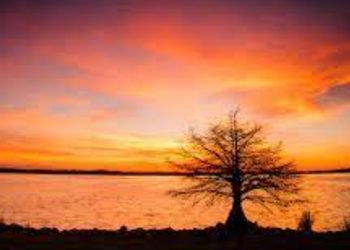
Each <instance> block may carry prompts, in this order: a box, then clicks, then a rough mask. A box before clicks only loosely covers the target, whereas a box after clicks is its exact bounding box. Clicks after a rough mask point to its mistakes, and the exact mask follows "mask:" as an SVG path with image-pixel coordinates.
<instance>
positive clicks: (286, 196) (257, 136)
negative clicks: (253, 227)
mask: <svg viewBox="0 0 350 250" xmlns="http://www.w3.org/2000/svg"><path fill="white" fill-rule="evenodd" d="M238 113H239V112H238V110H236V111H235V112H231V113H230V114H229V115H228V117H227V120H226V121H225V122H222V123H218V124H215V125H213V126H211V127H210V128H209V129H208V130H207V131H206V132H205V133H202V134H198V133H196V132H195V131H194V130H191V131H190V134H189V137H188V140H187V142H186V143H185V144H184V146H183V147H182V148H181V149H180V150H179V152H178V156H179V158H178V159H177V160H176V161H172V163H173V165H174V166H175V167H176V168H178V169H180V170H181V171H183V172H185V173H187V175H186V178H188V179H190V180H191V185H190V186H189V187H185V188H183V189H178V190H172V191H170V193H171V195H173V196H176V197H178V196H180V197H183V198H191V199H193V202H194V204H197V203H198V202H200V201H202V200H205V201H206V202H207V203H208V204H209V205H212V204H214V203H216V202H218V201H221V200H223V199H230V200H231V202H232V208H231V211H230V213H229V215H228V217H227V219H226V222H225V225H226V226H227V228H228V229H229V230H245V229H247V226H248V220H247V218H246V216H245V213H244V210H243V208H242V203H243V202H245V201H249V202H254V203H257V204H259V205H261V206H263V207H264V208H267V209H269V206H270V205H275V206H282V207H286V206H288V205H289V204H290V203H291V202H296V201H297V199H296V198H295V197H296V194H297V192H298V185H297V180H298V175H297V174H296V172H295V168H294V164H293V163H292V162H290V161H284V160H283V157H282V156H281V143H279V144H278V145H274V146H271V145H270V144H268V143H267V141H266V139H265V137H264V135H263V128H262V126H260V125H257V124H251V123H241V122H239V120H238Z"/></svg>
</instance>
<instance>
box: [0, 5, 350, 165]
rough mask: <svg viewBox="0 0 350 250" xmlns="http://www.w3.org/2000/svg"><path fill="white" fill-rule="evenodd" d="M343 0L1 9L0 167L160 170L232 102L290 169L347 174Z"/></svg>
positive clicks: (347, 29) (348, 67)
mask: <svg viewBox="0 0 350 250" xmlns="http://www.w3.org/2000/svg"><path fill="white" fill-rule="evenodd" d="M349 16H350V1H346V0H344V1H342V0H334V1H328V0H308V1H302V0H300V1H298V0H280V1H277V0H265V1H263V4H262V2H261V1H258V0H250V1H243V0H212V1H209V0H200V1H198V0H192V1H184V0H178V1H165V0H164V1H160V0H159V1H155V0H148V1H141V0H115V1H107V0H99V1H91V0H69V1H68V0H61V1H48V0H47V1H45V0H40V1H39V0H31V1H25V0H18V1H10V0H4V1H1V2H0V165H1V166H12V167H18V168H33V167H34V168H65V169H113V170H116V169H118V170H129V171H139V170H143V171H166V170H168V169H169V166H168V165H167V163H166V162H167V159H168V158H169V157H171V156H172V154H173V152H174V150H175V149H176V148H177V147H178V146H179V145H180V144H181V143H182V142H183V139H184V135H185V134H186V131H187V130H188V129H189V128H190V127H192V128H197V129H200V130H201V129H204V128H205V127H207V126H208V124H211V123H213V122H216V121H219V120H221V119H223V118H224V117H225V115H226V114H227V113H228V112H229V111H230V110H232V109H235V108H236V107H240V110H241V115H242V119H245V120H249V121H254V122H258V123H260V124H262V125H264V126H265V128H266V131H267V132H266V133H267V135H268V138H269V139H270V140H271V141H272V142H277V141H279V140H282V141H283V145H284V149H285V153H286V155H287V156H288V157H289V158H291V159H294V160H295V162H296V164H297V167H298V168H299V169H329V168H340V167H348V166H350V130H349V128H350V19H349Z"/></svg>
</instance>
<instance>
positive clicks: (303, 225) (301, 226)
mask: <svg viewBox="0 0 350 250" xmlns="http://www.w3.org/2000/svg"><path fill="white" fill-rule="evenodd" d="M314 222H315V219H314V216H313V215H312V214H311V212H310V211H304V212H303V213H302V215H301V217H300V219H299V223H298V230H299V231H302V232H312V227H313V225H314Z"/></svg>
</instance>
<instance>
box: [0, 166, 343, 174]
mask: <svg viewBox="0 0 350 250" xmlns="http://www.w3.org/2000/svg"><path fill="white" fill-rule="evenodd" d="M0 173H3V174H6V173H9V174H10V173H13V174H50V175H115V176H187V175H189V174H188V173H183V172H175V171H119V170H105V169H94V170H75V169H38V168H29V169H21V168H13V167H0ZM296 173H297V174H329V173H350V167H347V168H337V169H327V170H299V171H296Z"/></svg>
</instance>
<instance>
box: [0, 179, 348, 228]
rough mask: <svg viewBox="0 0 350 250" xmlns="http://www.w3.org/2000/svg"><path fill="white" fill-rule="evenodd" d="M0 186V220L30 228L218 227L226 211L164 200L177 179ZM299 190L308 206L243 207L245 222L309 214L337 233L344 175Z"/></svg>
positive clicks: (292, 221)
mask: <svg viewBox="0 0 350 250" xmlns="http://www.w3.org/2000/svg"><path fill="white" fill-rule="evenodd" d="M0 183H1V192H0V216H1V217H3V218H4V219H5V220H6V221H7V222H14V223H19V224H24V225H26V224H27V225H31V226H34V227H43V226H46V227H58V228H60V229H70V228H106V229H116V228H119V227H120V226H121V225H127V226H128V227H130V228H135V227H144V228H164V227H173V228H193V227H198V228H200V227H205V226H209V225H213V224H216V223H217V222H218V221H224V220H225V218H226V215H227V213H228V211H229V204H218V205H216V206H214V207H210V208H208V207H207V206H205V205H204V204H203V205H199V206H197V207H191V202H189V201H185V200H176V199H173V198H171V197H169V196H167V195H166V192H167V191H168V190H170V189H174V187H178V186H179V185H182V184H183V182H182V180H181V178H179V177H128V176H118V177H117V176H79V175H76V176H73V175H71V176H62V175H61V176H54V175H16V174H1V175H0ZM302 187H303V189H302V190H303V191H302V195H303V196H304V197H306V198H308V199H309V200H310V203H308V204H303V205H295V206H294V207H291V208H289V209H288V210H286V211H282V212H281V211H277V210H274V212H273V213H270V212H267V211H264V210H262V209H261V208H257V207H254V206H251V205H249V204H246V205H245V209H246V210H247V215H248V217H249V218H250V219H251V220H253V221H258V222H259V224H262V225H268V226H278V227H291V228H295V227H296V225H297V219H298V218H299V217H300V215H301V213H302V211H304V210H307V209H310V210H311V211H313V213H314V214H315V219H316V221H315V229H316V230H331V229H333V230H334V229H337V228H339V227H340V226H341V223H342V222H343V218H344V217H345V216H347V215H348V213H349V212H348V211H350V210H349V209H350V194H349V192H348V191H349V188H350V175H349V174H327V175H308V176H305V177H303V182H302Z"/></svg>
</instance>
